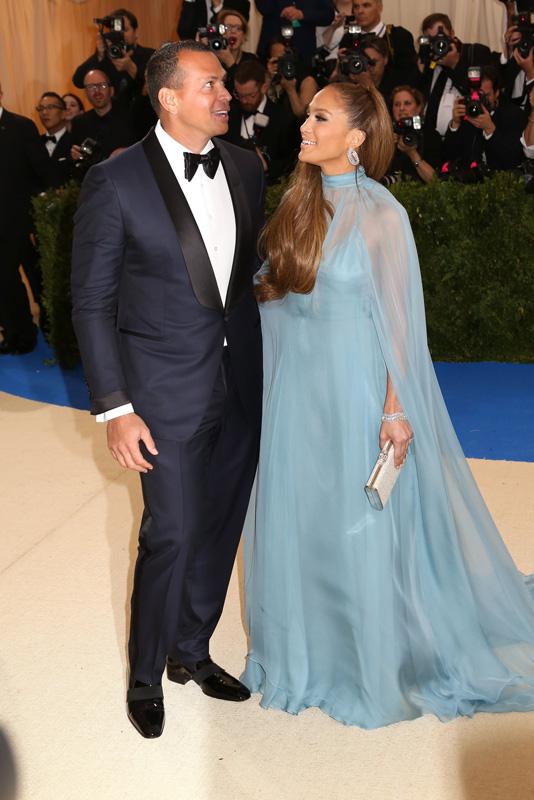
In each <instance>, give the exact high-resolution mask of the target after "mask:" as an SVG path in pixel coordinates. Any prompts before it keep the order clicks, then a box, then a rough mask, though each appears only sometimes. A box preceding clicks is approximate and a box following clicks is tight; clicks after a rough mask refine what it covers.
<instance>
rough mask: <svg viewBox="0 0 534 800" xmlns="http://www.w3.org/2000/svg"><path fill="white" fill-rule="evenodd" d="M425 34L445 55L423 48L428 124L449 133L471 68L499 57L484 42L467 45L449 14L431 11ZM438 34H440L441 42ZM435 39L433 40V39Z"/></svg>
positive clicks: (421, 63)
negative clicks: (456, 102) (454, 107)
mask: <svg viewBox="0 0 534 800" xmlns="http://www.w3.org/2000/svg"><path fill="white" fill-rule="evenodd" d="M421 29H422V31H423V35H424V36H425V37H427V38H430V39H431V45H430V46H431V47H436V46H437V49H440V52H442V53H443V55H441V56H439V57H437V55H436V56H435V57H434V56H433V55H431V54H430V53H428V55H427V54H426V53H425V56H423V58H421V56H422V55H423V53H422V51H421V49H420V51H419V56H420V57H419V61H418V64H419V68H420V70H421V78H420V83H419V88H420V89H421V90H422V92H423V94H424V95H425V96H426V97H427V98H428V104H427V108H426V125H427V127H433V128H436V130H437V131H438V132H439V133H440V134H441V136H445V133H446V131H447V126H448V124H449V122H450V121H451V119H452V107H453V105H454V101H455V100H456V99H457V98H458V97H461V96H463V92H464V88H465V85H466V83H467V70H468V68H469V67H473V66H485V65H486V64H491V63H492V62H493V61H494V60H495V59H494V56H493V55H492V53H491V50H490V49H489V47H486V45H484V44H478V43H474V44H467V43H465V42H461V41H460V39H458V37H457V36H456V35H455V33H454V29H453V27H452V22H451V20H450V18H449V17H448V16H447V14H439V13H437V14H429V15H428V16H427V17H425V19H424V20H423V22H422V25H421ZM436 37H440V40H439V41H438V40H437V39H436ZM432 40H433V41H432Z"/></svg>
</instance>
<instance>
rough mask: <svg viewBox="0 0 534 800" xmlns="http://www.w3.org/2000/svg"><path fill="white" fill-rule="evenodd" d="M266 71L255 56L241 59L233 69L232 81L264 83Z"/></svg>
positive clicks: (260, 84)
mask: <svg viewBox="0 0 534 800" xmlns="http://www.w3.org/2000/svg"><path fill="white" fill-rule="evenodd" d="M265 78H266V71H265V67H264V66H263V64H262V63H261V62H260V61H258V59H256V58H251V59H249V60H247V61H242V62H241V64H240V65H239V66H238V68H237V69H236V71H235V75H234V83H240V84H241V85H243V84H244V83H248V82H249V81H254V83H257V84H258V85H259V86H262V85H263V84H264V83H265Z"/></svg>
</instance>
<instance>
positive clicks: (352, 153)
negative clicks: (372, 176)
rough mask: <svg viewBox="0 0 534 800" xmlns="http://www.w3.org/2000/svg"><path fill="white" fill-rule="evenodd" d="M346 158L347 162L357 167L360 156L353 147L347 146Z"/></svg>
mask: <svg viewBox="0 0 534 800" xmlns="http://www.w3.org/2000/svg"><path fill="white" fill-rule="evenodd" d="M347 159H348V162H349V164H352V166H353V167H357V166H358V164H359V163H360V156H359V155H358V151H357V150H356V149H355V148H354V147H349V149H348V150H347Z"/></svg>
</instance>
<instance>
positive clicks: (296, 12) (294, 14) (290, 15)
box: [280, 6, 304, 22]
mask: <svg viewBox="0 0 534 800" xmlns="http://www.w3.org/2000/svg"><path fill="white" fill-rule="evenodd" d="M280 16H281V17H284V18H285V19H288V20H289V21H290V22H293V20H294V19H304V14H303V13H302V11H301V10H300V9H299V8H295V6H286V7H285V8H284V9H283V10H282V11H281V12H280Z"/></svg>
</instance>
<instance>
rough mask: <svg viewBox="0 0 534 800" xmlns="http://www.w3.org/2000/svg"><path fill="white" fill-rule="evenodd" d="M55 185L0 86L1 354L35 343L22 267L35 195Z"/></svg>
mask: <svg viewBox="0 0 534 800" xmlns="http://www.w3.org/2000/svg"><path fill="white" fill-rule="evenodd" d="M52 185H55V176H54V173H53V170H52V168H51V164H50V159H49V158H48V156H47V154H46V151H45V150H44V148H43V146H42V144H41V142H40V140H39V133H38V131H37V128H36V127H35V124H34V123H33V122H32V121H31V120H30V119H27V118H26V117H22V116H19V115H18V114H13V113H12V112H10V111H8V110H7V109H6V108H3V107H2V88H1V86H0V326H1V327H2V328H3V340H2V342H0V355H9V354H13V355H19V354H22V353H29V352H30V351H31V350H33V349H34V348H35V345H36V343H37V329H36V326H35V325H34V324H33V320H32V316H31V312H30V305H29V301H28V295H27V292H26V288H25V286H24V284H23V282H22V279H21V276H20V272H19V266H20V265H21V264H22V263H24V262H25V261H26V260H27V259H30V258H31V250H32V245H31V242H30V232H31V230H32V222H31V196H32V195H33V194H37V193H38V192H40V191H42V190H43V189H46V188H47V187H48V186H52ZM36 300H37V301H39V298H38V297H37V298H36Z"/></svg>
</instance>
